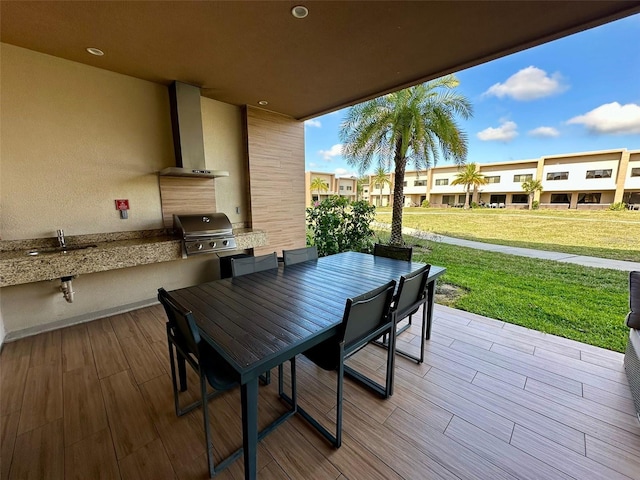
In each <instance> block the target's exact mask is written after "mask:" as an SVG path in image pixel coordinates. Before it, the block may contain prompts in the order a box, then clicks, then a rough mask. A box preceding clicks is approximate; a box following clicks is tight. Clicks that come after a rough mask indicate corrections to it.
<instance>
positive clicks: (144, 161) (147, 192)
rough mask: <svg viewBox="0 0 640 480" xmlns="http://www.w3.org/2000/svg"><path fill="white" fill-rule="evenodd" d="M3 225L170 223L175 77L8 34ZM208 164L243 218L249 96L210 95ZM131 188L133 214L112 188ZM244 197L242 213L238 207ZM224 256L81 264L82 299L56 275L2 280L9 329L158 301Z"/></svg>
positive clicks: (6, 234) (0, 229) (219, 194)
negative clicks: (136, 74)
mask: <svg viewBox="0 0 640 480" xmlns="http://www.w3.org/2000/svg"><path fill="white" fill-rule="evenodd" d="M0 89H1V90H0V102H1V103H0V115H1V116H0V121H1V127H2V128H1V131H0V174H1V180H0V205H2V212H1V213H2V218H1V220H0V222H1V223H0V236H1V238H2V239H3V240H10V239H27V238H38V237H53V236H55V230H56V229H58V228H63V229H64V230H65V232H66V234H67V235H83V234H88V233H103V232H116V231H133V230H145V229H155V228H162V216H161V208H160V193H159V189H158V177H157V174H156V172H157V171H158V170H160V169H162V168H164V167H168V166H171V165H172V164H174V153H173V146H172V135H171V124H170V119H169V100H168V93H167V88H166V87H165V86H163V85H158V84H155V83H151V82H146V81H143V80H138V79H135V78H132V77H128V76H124V75H119V74H116V73H112V72H108V71H105V70H101V69H98V68H94V67H89V66H85V65H81V64H78V63H74V62H69V61H66V60H62V59H59V58H55V57H51V56H48V55H43V54H40V53H36V52H32V51H29V50H26V49H22V48H18V47H14V46H11V45H6V44H1V45H0ZM202 103H203V120H204V129H205V149H206V155H207V166H208V167H210V168H215V169H221V170H229V172H230V176H229V177H228V178H222V179H218V180H216V182H217V183H216V203H217V205H218V209H219V210H221V211H225V213H228V214H229V216H230V218H231V220H232V221H233V222H240V221H246V219H247V217H248V215H249V212H247V195H246V186H245V185H246V160H245V155H244V150H243V143H242V138H243V135H242V121H241V111H240V108H238V107H235V106H232V105H226V104H222V103H220V102H214V101H212V100H207V99H203V102H202ZM116 198H128V199H129V201H130V205H131V210H130V212H129V219H128V220H120V218H119V215H118V212H117V211H116V210H115V206H114V199H116ZM236 206H239V207H240V212H241V213H240V214H236V213H235V207H236ZM217 268H218V267H217V261H216V260H215V259H213V258H210V257H207V258H192V259H189V260H182V261H176V262H167V263H162V264H157V265H149V266H145V267H135V268H128V269H122V270H115V271H111V272H105V273H99V274H93V275H83V276H80V277H78V278H77V279H76V280H74V288H75V290H76V296H75V301H74V303H73V304H69V303H66V302H65V301H64V299H63V298H62V295H61V294H60V293H59V291H58V290H57V287H58V285H59V282H39V283H34V284H28V285H20V286H15V287H7V288H3V289H1V290H0V309H1V315H2V317H1V318H2V320H3V321H4V328H5V330H6V332H7V334H8V335H11V334H15V333H16V332H20V331H25V329H30V330H26V331H29V332H31V331H33V329H34V328H41V329H46V328H48V326H55V325H59V324H60V323H61V322H62V323H64V322H65V321H68V322H74V321H80V320H84V319H90V318H98V317H100V316H103V314H104V313H105V312H112V311H113V310H114V309H116V310H117V309H118V308H122V307H123V306H125V307H126V306H127V305H131V304H139V303H141V302H142V303H144V302H152V301H154V299H155V295H156V290H157V288H158V287H160V286H165V287H167V288H175V287H180V286H185V285H190V284H195V283H198V282H200V281H203V280H206V279H209V278H214V277H215V275H217Z"/></svg>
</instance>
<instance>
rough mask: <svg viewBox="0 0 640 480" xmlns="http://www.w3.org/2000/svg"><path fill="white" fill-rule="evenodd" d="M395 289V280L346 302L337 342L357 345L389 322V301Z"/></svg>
mask: <svg viewBox="0 0 640 480" xmlns="http://www.w3.org/2000/svg"><path fill="white" fill-rule="evenodd" d="M395 288H396V282H395V280H391V281H390V282H389V283H387V284H386V285H383V286H382V287H379V288H376V289H375V290H371V291H370V292H367V293H365V294H363V295H359V296H357V297H354V298H349V299H348V300H347V305H346V306H345V309H344V316H343V317H342V328H341V331H340V334H339V338H338V339H339V340H344V342H345V345H346V346H347V347H348V346H350V345H353V344H356V343H358V340H361V339H362V338H365V337H366V336H367V335H368V334H370V333H372V332H373V331H374V330H376V329H377V328H379V327H381V326H383V325H384V324H385V323H387V322H389V321H390V317H389V315H390V311H391V301H392V300H393V292H394V290H395Z"/></svg>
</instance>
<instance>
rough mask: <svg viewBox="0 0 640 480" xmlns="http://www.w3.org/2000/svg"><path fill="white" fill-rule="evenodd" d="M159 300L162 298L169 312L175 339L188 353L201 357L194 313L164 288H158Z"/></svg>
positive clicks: (161, 300)
mask: <svg viewBox="0 0 640 480" xmlns="http://www.w3.org/2000/svg"><path fill="white" fill-rule="evenodd" d="M158 300H160V303H161V304H162V306H163V307H164V310H165V312H166V313H167V318H168V319H169V327H170V328H171V331H172V333H173V335H174V337H175V341H176V342H177V343H178V345H180V347H181V348H183V349H186V350H187V351H188V353H192V354H193V355H194V356H195V357H196V358H199V357H200V351H199V349H198V345H199V344H200V332H199V331H198V327H197V326H196V321H195V319H194V318H193V313H191V312H190V311H189V310H187V309H186V308H184V307H183V306H182V305H180V304H179V303H178V302H177V301H176V300H175V299H174V298H173V297H172V296H171V295H170V294H169V292H167V291H166V290H165V289H164V288H159V289H158Z"/></svg>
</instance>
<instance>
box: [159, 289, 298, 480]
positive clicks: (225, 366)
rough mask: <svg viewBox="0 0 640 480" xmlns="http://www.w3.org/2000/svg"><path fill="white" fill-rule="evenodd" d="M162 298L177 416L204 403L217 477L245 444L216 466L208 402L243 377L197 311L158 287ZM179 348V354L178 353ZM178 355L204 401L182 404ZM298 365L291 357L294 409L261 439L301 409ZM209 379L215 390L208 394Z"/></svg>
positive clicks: (211, 461)
mask: <svg viewBox="0 0 640 480" xmlns="http://www.w3.org/2000/svg"><path fill="white" fill-rule="evenodd" d="M158 300H160V303H161V304H162V306H163V307H164V310H165V312H166V314H167V319H168V322H167V341H168V344H169V358H170V361H171V381H172V385H173V399H174V406H175V410H176V415H177V416H179V417H180V416H182V415H184V414H186V413H189V412H190V411H192V410H194V409H195V408H198V407H199V406H202V416H203V421H204V434H205V442H206V449H207V463H208V467H209V477H212V478H213V477H214V476H215V475H217V474H218V473H220V472H221V471H222V470H224V469H225V468H227V467H228V466H229V465H230V464H231V463H233V462H234V461H235V460H236V459H237V458H238V457H240V455H242V452H243V449H242V447H240V448H238V449H237V450H236V451H234V452H233V453H231V454H230V455H229V456H227V458H225V459H224V460H222V461H221V462H219V463H218V466H217V468H216V466H215V463H214V457H213V442H212V439H211V426H210V422H209V409H208V408H207V403H208V401H209V400H211V399H212V398H214V397H216V396H217V395H219V394H221V393H223V392H226V391H227V390H230V389H232V388H234V387H236V386H237V385H238V384H239V378H238V374H237V373H236V371H235V370H234V369H233V368H232V367H231V365H229V363H228V362H227V361H225V360H224V358H222V356H221V355H220V354H218V352H216V351H215V350H214V349H213V348H212V347H211V346H210V345H209V344H208V343H207V342H205V341H203V340H202V339H201V338H200V332H199V331H198V327H197V326H196V322H195V319H194V317H193V313H192V312H190V311H189V310H186V309H185V308H184V307H183V306H182V305H180V304H179V303H178V302H177V301H176V300H175V299H174V298H173V297H172V296H171V295H170V294H169V293H168V292H167V291H166V290H165V289H164V288H160V289H158ZM174 349H175V355H174ZM175 357H177V360H178V368H180V363H181V362H182V365H183V368H184V366H185V363H188V364H189V365H190V366H191V367H192V368H193V369H194V370H195V371H196V372H197V373H198V376H199V378H200V400H197V401H195V402H193V403H191V404H190V405H187V406H185V407H180V398H179V394H178V387H177V384H176V369H175ZM279 369H280V378H282V373H283V368H282V364H281V365H280V366H279ZM295 373H296V364H295V357H294V358H292V359H291V399H290V401H289V404H290V405H291V406H292V408H291V410H289V411H287V412H285V413H284V414H282V415H281V416H280V417H279V418H277V419H276V420H274V421H273V422H272V423H271V424H269V425H268V426H267V427H265V428H264V429H263V430H261V431H260V432H259V433H258V439H262V438H264V437H265V436H266V435H268V434H269V433H270V432H272V431H273V430H274V429H275V428H276V427H277V426H278V425H280V424H281V423H282V422H284V421H285V420H286V419H287V418H289V417H290V416H292V415H293V414H295V413H296V411H297V403H298V401H297V389H296V376H295ZM183 374H184V377H181V380H180V382H181V389H180V391H185V390H186V380H185V382H184V388H182V381H183V380H182V379H183V378H186V371H184V372H183ZM207 382H208V383H209V385H211V387H213V389H214V391H213V392H211V393H207ZM280 391H281V392H283V386H282V382H281V383H280Z"/></svg>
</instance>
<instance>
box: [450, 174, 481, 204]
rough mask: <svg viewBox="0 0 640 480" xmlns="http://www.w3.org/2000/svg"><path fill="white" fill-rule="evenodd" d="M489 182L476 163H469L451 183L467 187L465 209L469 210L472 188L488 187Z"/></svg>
mask: <svg viewBox="0 0 640 480" xmlns="http://www.w3.org/2000/svg"><path fill="white" fill-rule="evenodd" d="M486 184H487V180H486V179H485V178H484V175H482V174H481V173H480V172H478V170H477V166H476V164H475V163H468V164H466V165H465V166H464V168H463V169H462V170H461V171H460V173H457V174H456V178H455V179H454V180H453V182H451V185H464V186H465V193H466V195H465V197H464V208H465V209H468V208H469V195H470V194H471V187H473V188H474V189H475V188H478V187H479V186H480V185H486Z"/></svg>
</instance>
